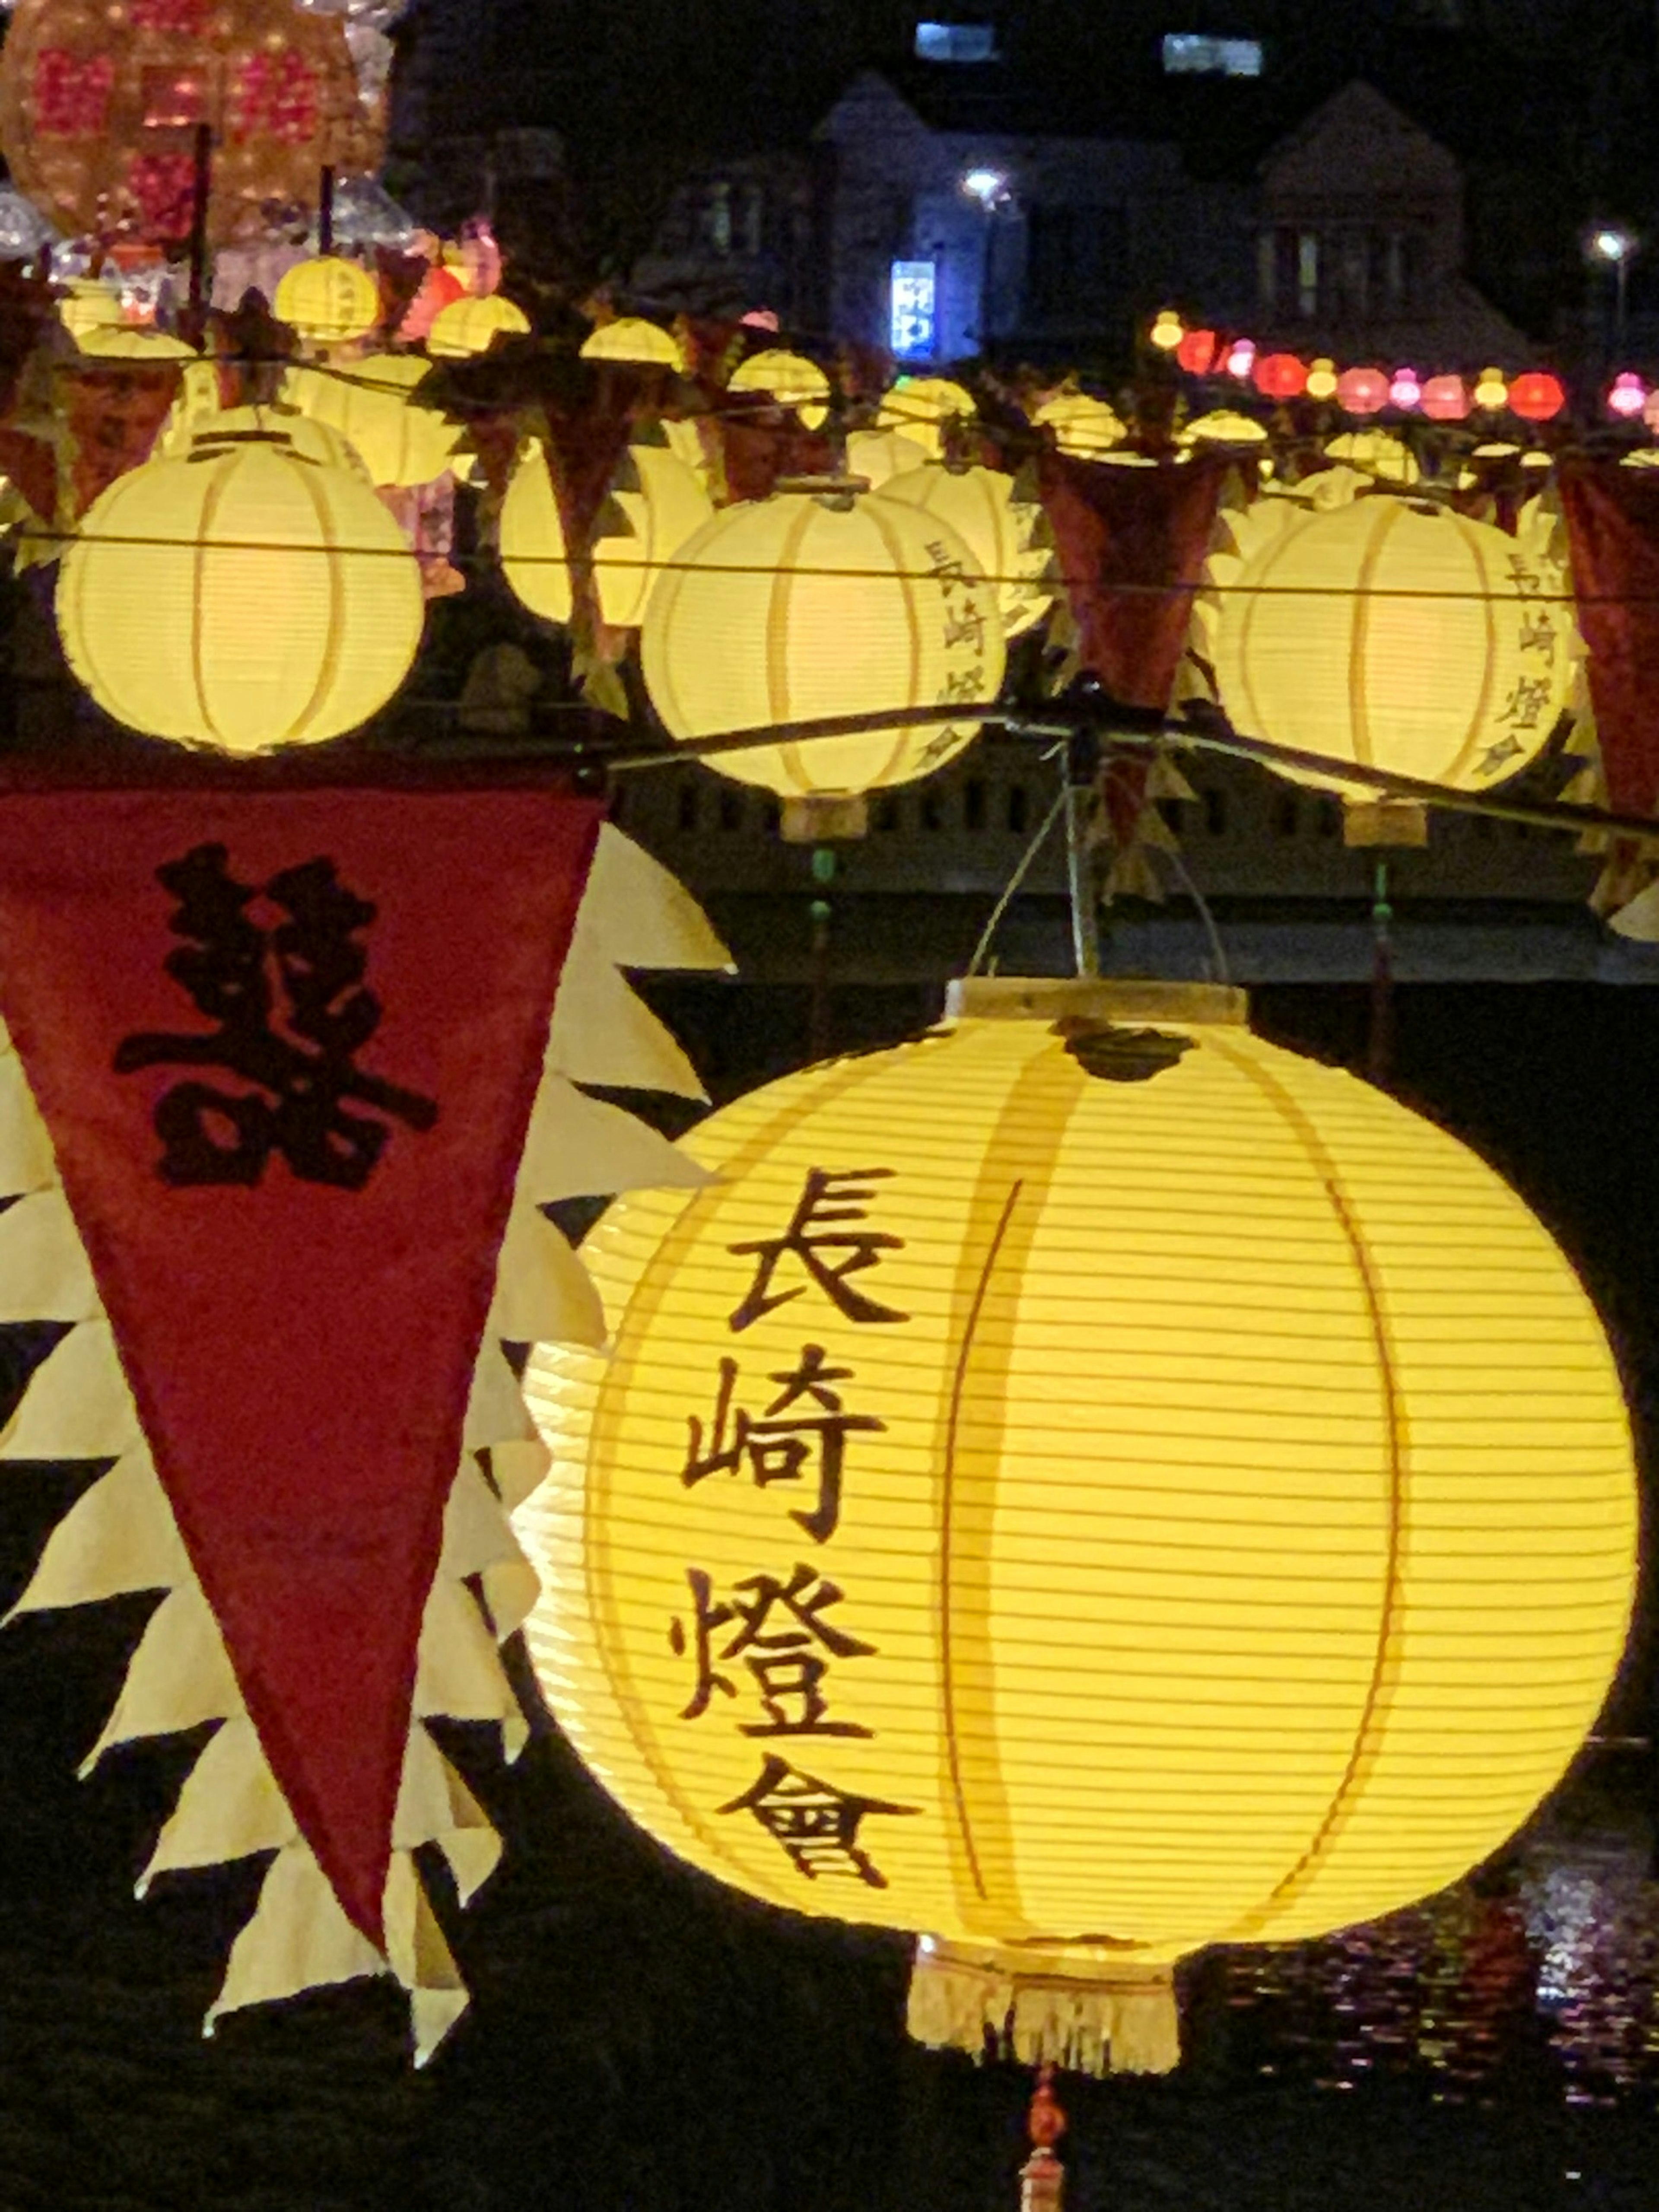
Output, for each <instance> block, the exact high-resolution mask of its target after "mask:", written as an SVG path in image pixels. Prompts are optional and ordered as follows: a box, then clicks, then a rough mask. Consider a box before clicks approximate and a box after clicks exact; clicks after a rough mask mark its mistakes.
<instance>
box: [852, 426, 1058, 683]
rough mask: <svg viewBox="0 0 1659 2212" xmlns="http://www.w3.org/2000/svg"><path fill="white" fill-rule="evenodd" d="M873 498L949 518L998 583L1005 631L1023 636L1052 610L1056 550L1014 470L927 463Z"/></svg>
mask: <svg viewBox="0 0 1659 2212" xmlns="http://www.w3.org/2000/svg"><path fill="white" fill-rule="evenodd" d="M875 496H876V497H877V498H878V499H891V500H896V501H898V502H899V503H900V504H901V505H902V506H905V507H916V508H920V509H921V511H922V512H923V513H927V514H936V515H937V516H938V517H939V520H940V521H941V522H948V523H949V524H950V526H951V529H952V530H954V531H955V532H956V533H957V537H958V538H961V539H962V541H963V544H965V545H966V546H967V547H968V549H969V551H970V552H971V553H972V554H973V556H974V558H975V560H976V561H977V562H979V565H980V567H981V568H982V569H983V570H984V572H985V574H986V577H987V580H989V581H990V582H992V583H994V585H995V586H996V592H997V604H998V607H999V610H1000V613H1001V616H1002V629H1003V635H1004V636H1005V637H1007V638H1010V639H1012V638H1016V637H1019V636H1022V635H1024V632H1025V631H1026V630H1028V629H1030V628H1031V627H1032V625H1033V624H1034V623H1039V622H1041V621H1042V617H1043V616H1044V615H1045V614H1047V612H1048V609H1049V607H1050V606H1051V605H1053V603H1054V592H1053V589H1052V588H1051V587H1048V586H1045V585H1044V584H1043V582H1042V579H1043V577H1044V576H1045V575H1048V574H1050V573H1051V572H1052V570H1053V568H1054V551H1053V548H1052V546H1050V545H1044V544H1042V543H1041V542H1040V538H1039V529H1040V525H1041V523H1042V507H1040V506H1039V505H1038V503H1037V502H1036V501H1035V500H1030V499H1020V498H1019V497H1018V496H1017V495H1016V493H1015V489H1014V479H1013V478H1012V477H1011V476H1006V475H1005V474H1004V473H1003V471H1001V470H1000V469H982V468H953V467H951V466H950V465H947V464H946V463H945V462H944V461H925V462H924V463H923V464H922V465H921V468H919V469H906V470H904V471H902V473H901V474H900V475H898V476H896V477H889V478H888V480H887V482H886V483H884V485H883V486H882V488H881V489H880V490H879V491H878V493H877V494H876V495H875Z"/></svg>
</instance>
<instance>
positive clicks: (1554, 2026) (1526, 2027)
mask: <svg viewBox="0 0 1659 2212" xmlns="http://www.w3.org/2000/svg"><path fill="white" fill-rule="evenodd" d="M1594 1764H1595V1766H1596V1767H1601V1768H1602V1770H1603V1771H1601V1773H1593V1774H1592V1775H1591V1777H1590V1778H1589V1779H1588V1780H1587V1781H1586V1782H1584V1783H1581V1784H1578V1785H1577V1786H1576V1787H1575V1789H1574V1790H1572V1791H1571V1792H1570V1793H1569V1794H1568V1796H1566V1798H1565V1800H1564V1802H1563V1803H1562V1804H1561V1805H1560V1806H1559V1807H1558V1808H1556V1809H1555V1810H1554V1811H1553V1813H1552V1814H1550V1815H1549V1816H1548V1817H1547V1818H1546V1819H1545V1820H1543V1821H1541V1823H1540V1824H1539V1825H1538V1826H1536V1827H1535V1828H1534V1830H1533V1831H1531V1832H1528V1835H1526V1836H1525V1837H1523V1838H1522V1839H1521V1840H1520V1841H1519V1842H1518V1843H1517V1844H1516V1845H1515V1846H1514V1847H1513V1848H1512V1850H1510V1852H1509V1853H1507V1854H1505V1855H1504V1857H1502V1858H1501V1859H1500V1860H1499V1861H1498V1862H1497V1863H1494V1864H1493V1865H1492V1866H1491V1867H1488V1868H1486V1869H1483V1871H1482V1872H1481V1874H1480V1875H1479V1876H1477V1877H1476V1878H1474V1880H1472V1881H1468V1882H1464V1883H1462V1884H1461V1885H1460V1886H1459V1887H1457V1888H1455V1889H1453V1890H1449V1891H1447V1892H1446V1893H1444V1895H1443V1896H1441V1897H1438V1898H1436V1899H1431V1901H1430V1902H1429V1903H1427V1904H1425V1905H1419V1906H1415V1907H1413V1909H1412V1910H1410V1911H1405V1912H1400V1913H1396V1914H1395V1915H1394V1916H1393V1917H1391V1918H1389V1920H1386V1921H1383V1922H1379V1923H1376V1925H1374V1926H1372V1927H1370V1928H1364V1929H1353V1930H1350V1931H1349V1932H1348V1933H1346V1934H1345V1935H1341V1936H1333V1937H1331V1938H1330V1939H1328V1941H1326V1942H1320V1943H1310V1944H1304V1945H1299V1946H1297V1948H1294V1949H1290V1950H1283V1951H1279V1950H1272V1949H1267V1948H1241V1949H1238V1950H1235V1951H1232V1952H1231V1953H1229V1954H1226V1955H1225V1968H1224V1971H1225V2004H1226V2008H1227V2012H1228V2015H1229V2019H1228V2024H1227V2027H1226V2028H1225V2030H1224V2034H1225V2042H1226V2045H1227V2057H1226V2063H1227V2064H1228V2065H1229V2067H1230V2069H1231V2068H1238V2067H1241V2066H1242V2067H1244V2068H1247V2069H1249V2070H1250V2071H1253V2072H1255V2073H1256V2074H1258V2075H1279V2076H1280V2077H1282V2078H1284V2079H1285V2080H1286V2081H1294V2080H1301V2081H1315V2082H1316V2083H1317V2084H1318V2085H1319V2086H1320V2087H1322V2088H1327V2089H1332V2090H1352V2089H1353V2088H1355V2087H1358V2085H1359V2084H1360V2083H1361V2082H1363V2081H1366V2080H1368V2079H1372V2078H1376V2077H1379V2076H1388V2075H1393V2076H1396V2077H1399V2076H1413V2077H1415V2078H1416V2079H1418V2080H1419V2081H1423V2082H1425V2085H1426V2086H1428V2087H1430V2088H1431V2090H1432V2092H1433V2093H1434V2095H1435V2096H1436V2097H1437V2098H1439V2099H1442V2100H1445V2101H1448V2102H1457V2101H1465V2100H1474V2101H1479V2102H1482V2103H1484V2102H1487V2101H1490V2100H1492V2099H1494V2098H1496V2097H1498V2096H1499V2095H1503V2094H1507V2093H1516V2092H1517V2091H1520V2092H1522V2093H1526V2094H1527V2095H1528V2096H1529V2097H1531V2098H1541V2097H1553V2098H1558V2099H1559V2100H1562V2101H1564V2102H1565V2104H1567V2105H1569V2106H1616V2105H1620V2104H1624V2103H1627V2102H1632V2101H1634V2100H1638V2099H1646V2098H1650V2097H1652V2096H1653V2095H1654V2094H1655V2093H1656V2092H1659V1881H1656V1880H1655V1879H1654V1838H1653V1827H1652V1822H1651V1820H1650V1816H1649V1814H1648V1812H1647V1810H1646V1809H1645V1808H1644V1806H1643V1805H1642V1803H1641V1802H1640V1796H1641V1784H1642V1781H1643V1780H1644V1775H1643V1774H1642V1772H1641V1771H1640V1769H1639V1767H1637V1766H1636V1764H1635V1762H1627V1761H1626V1760H1625V1759H1618V1760H1616V1761H1613V1760H1608V1761H1606V1762H1602V1761H1596V1762H1595V1763H1594ZM1612 1768H1626V1769H1630V1770H1632V1771H1626V1772H1625V1773H1624V1774H1622V1775H1618V1774H1614V1773H1610V1772H1608V1771H1607V1769H1612ZM1610 1781H1611V1782H1615V1783H1617V1784H1622V1786H1620V1787H1617V1788H1615V1789H1611V1790H1610V1789H1608V1788H1607V1787H1606V1786H1605V1784H1607V1783H1608V1782H1610ZM1632 1785H1634V1786H1632Z"/></svg>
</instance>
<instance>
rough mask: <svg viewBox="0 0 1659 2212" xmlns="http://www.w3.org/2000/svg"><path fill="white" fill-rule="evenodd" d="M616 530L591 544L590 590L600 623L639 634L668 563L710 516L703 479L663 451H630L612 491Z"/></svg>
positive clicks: (603, 533) (636, 448) (640, 448)
mask: <svg viewBox="0 0 1659 2212" xmlns="http://www.w3.org/2000/svg"><path fill="white" fill-rule="evenodd" d="M611 500H612V501H614V503H615V508H616V513H617V520H619V521H620V523H621V525H622V527H621V528H620V529H619V530H602V531H600V532H599V533H598V534H597V535H596V537H595V539H594V544H593V584H594V588H595V590H596V591H597V592H598V593H599V613H600V616H601V617H602V618H603V619H604V620H605V622H608V623H612V624H613V625H614V626H615V627H616V628H617V629H638V628H639V626H640V623H641V622H642V621H643V620H644V618H645V610H646V604H647V601H648V600H649V599H650V597H651V593H652V592H653V589H654V587H655V586H656V583H657V580H658V578H659V576H661V575H662V574H664V573H665V568H666V565H667V563H668V562H671V561H673V560H675V559H677V558H678V555H679V552H680V549H681V548H682V547H683V546H684V545H685V544H687V543H688V541H689V540H690V539H691V538H695V537H696V534H697V532H698V531H700V530H701V529H702V527H703V526H704V525H705V524H706V523H708V522H711V521H712V520H714V501H713V500H711V499H710V498H709V496H708V491H707V490H706V489H705V488H704V486H703V483H702V478H701V477H699V476H698V475H697V474H696V471H694V470H692V469H690V468H688V467H687V466H686V465H685V463H684V461H682V460H680V459H678V458H677V457H676V456H675V454H673V453H671V452H670V451H669V449H668V448H667V447H665V446H630V447H629V449H628V456H627V459H626V460H625V462H624V463H623V473H622V476H621V477H620V478H619V480H618V481H617V483H615V484H613V485H612V487H611Z"/></svg>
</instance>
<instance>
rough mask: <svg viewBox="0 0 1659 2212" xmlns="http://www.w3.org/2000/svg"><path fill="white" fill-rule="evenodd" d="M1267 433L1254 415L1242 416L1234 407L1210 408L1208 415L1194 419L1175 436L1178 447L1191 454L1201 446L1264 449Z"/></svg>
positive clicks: (1196, 416) (1197, 416)
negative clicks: (1260, 447) (1261, 447)
mask: <svg viewBox="0 0 1659 2212" xmlns="http://www.w3.org/2000/svg"><path fill="white" fill-rule="evenodd" d="M1266 444H1267V430H1266V428H1264V426H1263V425H1262V424H1261V423H1260V422H1257V421H1256V419H1255V416H1253V415H1241V414H1240V413H1239V412H1238V410H1237V408H1236V407H1216V408H1212V410H1210V412H1209V413H1208V414H1207V415H1195V416H1194V417H1193V419H1192V421H1191V422H1188V423H1186V424H1184V425H1183V426H1182V429H1181V430H1180V431H1179V432H1178V433H1177V435H1176V445H1177V446H1179V447H1183V448H1185V449H1186V450H1187V451H1188V452H1190V451H1192V450H1193V449H1194V447H1200V446H1265V445H1266Z"/></svg>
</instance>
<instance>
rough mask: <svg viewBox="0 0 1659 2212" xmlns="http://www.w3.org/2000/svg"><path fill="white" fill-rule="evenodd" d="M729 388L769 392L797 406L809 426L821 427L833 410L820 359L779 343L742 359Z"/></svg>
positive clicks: (804, 424)
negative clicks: (786, 350) (818, 360)
mask: <svg viewBox="0 0 1659 2212" xmlns="http://www.w3.org/2000/svg"><path fill="white" fill-rule="evenodd" d="M726 390H727V391H728V392H764V393H767V394H769V396H770V398H772V399H773V400H775V402H776V404H778V405H779V406H780V407H793V409H794V410H795V412H796V414H797V415H798V416H799V417H800V421H801V427H802V428H804V429H807V430H816V429H817V428H819V427H820V425H821V424H822V423H823V422H824V421H825V419H826V418H827V417H828V416H829V404H828V402H829V378H828V377H827V376H826V375H825V374H824V373H823V370H822V369H821V368H819V367H818V365H817V362H815V361H808V360H807V358H806V356H805V354H799V353H787V352H784V351H783V350H781V349H779V348H776V347H773V348H770V349H768V350H767V351H765V352H763V353H751V354H750V356H749V358H748V360H747V361H743V362H738V366H737V367H736V368H734V369H733V370H732V380H731V382H730V383H729V384H728V385H727V386H726Z"/></svg>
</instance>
